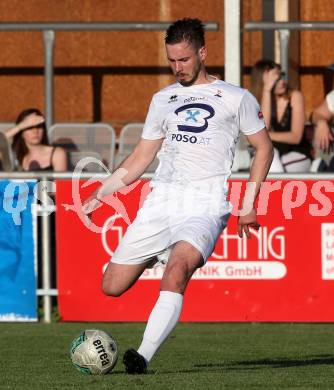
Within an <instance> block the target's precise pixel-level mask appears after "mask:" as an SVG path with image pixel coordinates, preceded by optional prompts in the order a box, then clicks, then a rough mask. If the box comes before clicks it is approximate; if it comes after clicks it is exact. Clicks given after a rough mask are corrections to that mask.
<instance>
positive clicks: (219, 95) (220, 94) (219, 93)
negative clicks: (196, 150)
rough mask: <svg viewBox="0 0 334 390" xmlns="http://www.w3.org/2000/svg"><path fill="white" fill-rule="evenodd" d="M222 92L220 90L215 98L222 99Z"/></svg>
mask: <svg viewBox="0 0 334 390" xmlns="http://www.w3.org/2000/svg"><path fill="white" fill-rule="evenodd" d="M222 93H223V92H222V91H221V90H220V89H218V90H217V93H216V94H215V96H217V97H219V98H221V97H222Z"/></svg>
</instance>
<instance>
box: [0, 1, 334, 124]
mask: <svg viewBox="0 0 334 390" xmlns="http://www.w3.org/2000/svg"><path fill="white" fill-rule="evenodd" d="M262 1H265V0H243V1H242V4H243V10H242V19H243V22H245V21H249V20H261V18H262ZM320 4H321V5H320ZM300 7H301V9H300V14H301V19H302V20H333V19H334V2H333V1H332V0H322V1H321V2H319V1H317V0H300ZM184 16H188V17H200V18H201V19H202V20H203V21H215V22H218V23H219V25H220V30H219V32H208V33H207V47H208V51H209V56H208V59H207V66H208V68H209V71H210V72H211V73H215V74H218V75H220V76H221V77H222V78H223V76H224V32H223V30H224V1H223V0H206V1H203V0H192V1H190V0H183V1H178V2H176V1H172V0H160V1H159V0H26V1H22V0H2V1H1V2H0V22H1V21H2V22H23V21H25V22H33V21H35V22H37V21H38V22H40V21H41V22H61V21H71V22H76V21H77V22H79V21H82V22H92V21H115V22H119V21H135V22H136V21H137V22H142V21H172V20H175V19H178V18H182V17H184ZM261 34H262V33H261V32H252V33H244V34H243V58H244V78H243V84H244V86H246V87H247V86H248V85H249V71H250V67H251V66H252V65H253V64H254V63H255V62H256V61H257V60H258V59H260V58H261V56H262V35H261ZM333 34H334V32H303V33H301V59H300V66H301V88H302V90H303V92H305V94H306V101H307V109H308V110H310V108H311V107H312V106H313V105H314V104H317V103H319V101H320V99H321V98H322V96H323V94H324V82H323V79H324V73H323V67H324V66H325V65H327V64H329V63H331V62H334V58H331V53H332V52H333V50H332V47H331V46H330V45H328V42H333ZM163 38H164V33H163V32H57V33H56V43H55V74H56V76H55V117H54V119H55V121H56V122H67V121H88V122H92V121H104V122H109V123H112V124H114V125H115V126H116V127H117V128H119V127H120V126H121V125H122V124H124V123H127V122H135V121H143V120H144V119H145V114H146V110H147V107H148V105H149V102H150V99H151V96H152V94H153V93H154V92H156V91H157V90H159V89H160V88H162V87H164V86H165V85H168V84H169V83H170V82H172V81H173V77H172V76H171V75H170V71H169V69H168V63H167V61H166V58H165V52H164V44H163ZM0 45H1V50H0V94H1V95H0V96H1V104H0V121H13V120H15V117H16V116H17V114H18V112H19V111H20V110H22V109H24V108H26V107H31V106H37V107H39V108H41V109H42V110H44V80H43V63H44V57H43V38H42V34H41V33H40V32H0ZM315 91H317V93H315Z"/></svg>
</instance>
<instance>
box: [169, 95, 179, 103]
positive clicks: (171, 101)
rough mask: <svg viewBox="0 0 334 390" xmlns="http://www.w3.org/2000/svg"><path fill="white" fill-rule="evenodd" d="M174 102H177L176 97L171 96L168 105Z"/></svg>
mask: <svg viewBox="0 0 334 390" xmlns="http://www.w3.org/2000/svg"><path fill="white" fill-rule="evenodd" d="M174 102H177V95H172V96H170V98H169V101H168V103H174Z"/></svg>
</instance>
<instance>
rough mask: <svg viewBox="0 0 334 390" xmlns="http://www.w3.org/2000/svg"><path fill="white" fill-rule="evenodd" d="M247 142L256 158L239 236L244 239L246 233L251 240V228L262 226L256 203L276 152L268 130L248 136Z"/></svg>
mask: <svg viewBox="0 0 334 390" xmlns="http://www.w3.org/2000/svg"><path fill="white" fill-rule="evenodd" d="M247 140H248V142H249V143H250V144H251V145H252V146H253V148H254V150H255V157H254V159H253V162H252V165H251V169H250V176H249V180H248V183H247V188H246V191H245V194H244V198H243V201H242V209H241V211H240V215H239V218H238V234H239V236H240V237H242V236H243V232H245V234H246V236H247V237H248V238H249V237H250V234H249V227H252V228H254V229H258V228H259V226H260V225H259V224H258V222H257V220H256V211H255V209H254V203H255V200H256V198H257V195H258V193H259V191H260V187H261V183H262V182H263V181H264V180H265V179H266V177H267V174H268V171H269V168H270V165H271V162H272V159H273V156H274V152H273V145H272V143H271V140H270V138H269V135H268V132H267V130H266V129H262V130H260V131H259V132H257V133H255V134H252V135H248V136H247Z"/></svg>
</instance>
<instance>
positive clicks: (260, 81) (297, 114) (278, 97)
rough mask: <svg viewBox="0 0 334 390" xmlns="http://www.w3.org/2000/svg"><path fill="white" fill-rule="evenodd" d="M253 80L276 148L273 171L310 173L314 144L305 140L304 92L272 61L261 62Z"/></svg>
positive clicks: (253, 89) (256, 95) (253, 86)
mask: <svg viewBox="0 0 334 390" xmlns="http://www.w3.org/2000/svg"><path fill="white" fill-rule="evenodd" d="M251 79H252V80H251V81H252V86H251V88H252V92H253V94H254V95H255V97H256V98H257V99H258V101H259V102H260V104H261V109H262V113H263V116H264V119H265V123H266V126H267V129H268V130H269V136H270V138H271V140H272V141H273V145H274V148H275V154H274V160H273V163H272V165H271V168H270V172H271V173H274V172H309V170H310V167H311V149H312V145H311V144H310V143H309V142H308V141H307V140H306V139H305V137H304V126H305V109H304V98H303V95H302V93H301V92H300V91H298V90H296V89H291V88H290V87H289V86H288V85H287V83H286V82H285V80H284V73H283V72H281V67H280V65H278V64H276V63H275V62H273V61H270V60H261V61H258V62H257V63H256V64H255V65H254V67H253V69H252V75H251Z"/></svg>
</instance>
